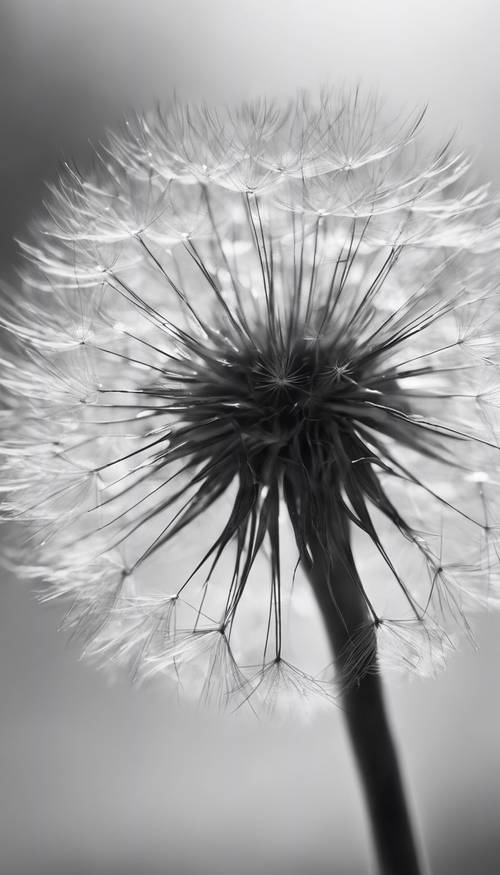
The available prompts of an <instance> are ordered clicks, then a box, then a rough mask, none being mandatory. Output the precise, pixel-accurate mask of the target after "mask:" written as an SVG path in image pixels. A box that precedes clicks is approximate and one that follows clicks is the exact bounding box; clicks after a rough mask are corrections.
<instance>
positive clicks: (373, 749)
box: [304, 533, 423, 875]
mask: <svg viewBox="0 0 500 875" xmlns="http://www.w3.org/2000/svg"><path fill="white" fill-rule="evenodd" d="M308 547H309V553H310V557H311V559H310V560H307V561H306V562H305V563H304V564H305V566H306V571H307V574H308V577H309V580H310V582H311V586H312V588H313V591H314V594H315V597H316V600H317V603H318V605H319V608H320V611H321V614H322V616H323V620H324V623H325V627H326V631H327V633H328V637H329V640H330V644H331V647H332V650H333V654H334V658H335V664H336V669H337V674H338V675H339V676H340V679H341V681H342V680H344V681H345V683H343V684H342V706H343V710H344V714H345V720H346V724H347V729H348V732H349V736H350V741H351V745H352V749H353V752H354V756H355V759H356V763H357V766H358V770H359V774H360V778H361V782H362V786H363V789H364V793H365V798H366V803H367V808H368V812H369V816H370V822H371V829H372V835H373V841H374V845H375V849H376V854H377V859H378V865H379V873H380V875H423V870H422V867H421V864H420V862H419V858H418V854H417V849H416V844H415V840H414V837H413V830H412V826H411V821H410V815H409V811H408V806H407V802H406V798H405V792H404V787H403V781H402V778H401V772H400V769H399V764H398V757H397V753H396V748H395V745H394V741H393V739H392V734H391V730H390V726H389V722H388V718H387V713H386V708H385V703H384V697H383V691H382V685H381V681H380V677H379V675H378V672H377V649H376V633H375V629H374V628H373V631H372V634H373V639H372V642H371V646H370V642H368V647H367V650H366V653H367V659H366V661H365V663H364V666H363V672H362V674H361V675H360V677H359V678H358V679H357V680H353V678H352V677H351V676H350V673H351V668H352V667H351V665H350V662H349V645H350V643H352V638H353V635H354V634H355V633H356V631H357V630H359V629H361V628H369V627H370V626H369V624H370V623H371V622H372V618H371V617H370V616H369V613H368V608H367V604H366V600H365V598H364V596H363V593H362V590H361V585H360V583H359V580H358V577H357V572H356V569H355V566H354V560H353V559H352V555H351V552H350V548H349V547H348V546H347V545H346V553H345V556H346V558H347V559H348V562H346V563H342V564H341V563H338V564H336V565H334V564H333V563H332V561H331V557H329V556H327V555H326V553H325V548H324V546H323V545H322V544H321V543H320V542H319V541H318V540H316V539H315V537H314V535H311V533H309V537H308ZM348 676H349V679H348Z"/></svg>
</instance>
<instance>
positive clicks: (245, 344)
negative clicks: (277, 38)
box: [1, 92, 500, 875]
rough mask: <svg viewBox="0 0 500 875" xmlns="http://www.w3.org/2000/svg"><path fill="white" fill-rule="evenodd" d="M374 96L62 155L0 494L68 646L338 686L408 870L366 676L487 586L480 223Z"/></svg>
mask: <svg viewBox="0 0 500 875" xmlns="http://www.w3.org/2000/svg"><path fill="white" fill-rule="evenodd" d="M383 114H384V113H383V107H382V106H381V105H380V104H379V103H378V102H377V101H375V100H373V99H371V98H370V99H364V98H362V97H361V96H360V94H359V93H358V92H355V93H354V94H352V95H349V94H345V95H342V94H340V95H332V94H326V95H322V96H321V97H320V99H319V100H318V101H316V102H314V101H312V100H310V99H308V98H306V97H304V96H299V97H297V99H295V100H294V101H291V102H290V103H289V104H287V105H284V106H283V105H280V104H274V103H272V102H268V101H256V102H253V103H248V104H244V105H243V106H240V107H237V108H220V107H219V108H209V107H207V106H202V107H198V106H193V105H183V104H181V103H179V102H176V101H173V102H172V103H171V104H170V105H169V106H168V108H167V109H166V110H165V111H164V112H162V111H160V110H157V111H156V112H153V113H151V114H150V115H146V116H137V117H135V118H132V119H131V120H129V121H128V122H127V123H126V125H125V127H124V129H123V130H122V131H121V132H119V133H115V134H110V135H109V138H108V140H107V141H106V143H105V144H104V145H103V146H102V147H100V148H99V150H97V152H96V156H95V162H94V166H93V168H92V169H91V170H90V171H89V172H88V173H87V174H82V173H81V172H80V170H79V169H78V168H76V167H71V166H67V167H66V168H65V169H64V171H63V173H62V175H61V178H60V180H59V182H58V184H57V185H56V186H54V188H53V189H52V190H51V195H50V199H49V201H48V203H47V209H46V215H45V218H44V219H42V220H41V221H40V222H39V226H38V227H37V229H36V232H35V233H34V235H33V236H32V238H31V240H30V242H29V243H25V244H23V249H24V254H25V257H26V262H25V263H26V265H27V266H26V267H25V269H24V271H23V274H22V278H21V283H22V289H21V291H16V292H15V293H14V292H12V293H10V295H7V301H6V304H5V305H4V309H3V315H2V316H1V325H2V326H3V328H4V331H5V334H6V335H8V338H9V341H8V346H7V348H8V352H7V353H6V355H5V357H4V360H3V361H2V371H3V384H4V392H5V398H6V401H5V405H4V409H3V411H2V430H3V434H4V437H3V441H2V445H1V454H2V459H3V462H2V468H3V484H2V487H1V489H2V495H3V497H2V505H1V506H2V508H3V512H4V514H5V516H6V517H8V518H10V519H12V518H14V519H16V520H19V521H22V522H23V530H24V531H26V530H27V531H28V542H27V545H25V549H26V550H27V551H28V553H29V559H28V560H27V561H26V562H25V563H22V567H21V571H23V572H24V573H25V574H27V575H30V576H32V577H33V578H40V577H42V578H43V579H44V580H45V582H46V583H45V585H44V590H43V595H44V598H46V599H52V598H54V597H58V596H63V597H65V598H67V599H69V609H68V613H67V615H66V621H65V623H66V626H67V627H68V628H70V629H71V630H73V631H76V632H79V633H82V634H83V636H84V642H85V644H84V646H85V653H86V654H87V655H88V656H89V657H93V658H96V659H98V660H100V661H101V662H104V663H113V664H124V665H126V666H127V667H128V669H129V671H130V673H131V675H132V676H133V677H138V678H142V677H148V676H152V675H155V676H156V675H161V676H166V677H167V678H168V679H169V680H170V681H171V682H173V683H175V684H176V686H178V688H179V689H180V690H182V691H186V692H187V693H190V694H193V693H194V694H195V695H197V696H198V697H199V698H200V699H201V701H203V702H213V703H215V704H217V705H229V706H230V707H235V708H238V707H250V708H253V709H254V710H264V711H271V712H273V711H274V710H275V708H276V707H277V706H278V707H281V706H283V704H284V706H285V707H286V708H295V707H298V708H299V710H303V709H304V708H305V707H309V706H310V704H311V703H314V702H315V701H318V700H319V701H323V702H326V703H328V702H329V701H330V700H331V699H332V697H333V693H332V691H333V689H335V690H336V691H337V693H338V695H339V696H340V699H341V702H342V704H343V707H344V709H345V713H346V720H347V725H348V729H349V732H350V735H351V740H352V742H353V746H354V750H355V753H356V757H357V759H358V763H359V767H360V772H361V776H362V779H363V782H364V785H365V790H366V794H367V800H368V805H369V809H370V814H371V819H372V825H373V832H374V838H375V843H376V846H377V851H378V855H379V861H380V865H381V867H382V871H383V872H384V873H393V872H394V873H396V872H398V873H400V872H402V871H404V872H405V873H407V875H411V873H417V872H418V871H420V870H419V864H418V862H417V855H416V852H415V849H414V843H413V839H412V836H411V828H410V822H409V817H408V814H407V811H406V804H405V800H404V795H403V789H402V784H401V780H400V777H399V770H398V764H397V760H396V755H395V752H394V746H393V743H392V740H391V736H390V731H389V727H388V724H387V720H386V717H385V712H384V705H383V700H382V693H381V687H380V681H379V678H378V670H379V668H380V667H385V666H387V667H388V668H396V669H403V670H405V671H410V672H416V673H419V674H432V673H434V672H435V671H437V670H439V669H440V668H441V667H442V666H443V665H444V663H445V662H446V659H447V657H448V655H449V653H450V652H452V651H453V650H454V649H455V647H456V643H457V640H458V638H459V637H460V636H463V635H465V636H467V637H469V638H472V632H471V627H470V621H469V619H468V617H469V614H470V612H471V611H472V610H474V609H475V608H476V607H481V608H482V607H484V606H485V605H487V604H489V603H494V602H495V601H496V602H498V601H499V599H500V586H499V569H498V527H497V526H498V509H497V495H498V475H497V474H496V470H497V468H498V442H497V434H496V408H497V407H498V385H499V382H498V353H497V348H496V327H497V322H498V283H497V282H496V279H495V277H494V276H493V272H492V270H491V261H490V259H491V258H492V255H491V253H494V252H496V250H497V249H498V248H499V247H500V234H499V224H498V220H497V218H496V213H495V204H494V202H493V201H491V200H490V199H489V198H488V192H487V189H486V187H484V186H475V187H474V186H471V185H470V183H469V181H468V180H469V176H470V174H469V161H468V160H467V158H466V157H464V155H462V154H455V153H453V152H452V151H451V146H450V144H447V145H446V146H444V147H443V148H441V149H440V150H439V151H437V152H436V153H426V152H425V150H424V149H423V147H422V145H421V142H420V140H421V137H420V131H421V122H422V117H423V114H422V113H416V114H414V115H413V116H409V117H407V118H404V119H401V118H399V119H398V120H397V121H396V122H394V121H393V122H391V121H390V120H387V119H384V121H382V117H383ZM17 564H18V565H21V563H20V562H19V554H18V558H17ZM311 593H312V595H313V596H314V599H315V602H316V604H317V607H318V608H319V614H320V615H321V618H322V622H323V627H324V629H325V631H326V636H325V640H328V642H329V647H331V651H332V652H333V657H334V658H333V664H331V656H325V654H320V653H319V651H318V648H317V647H316V644H315V643H314V646H305V645H303V646H302V647H300V636H297V635H296V634H295V633H296V630H297V629H298V627H300V626H301V625H302V626H307V625H308V623H309V622H313V620H314V611H312V612H311V610H310V603H309V602H308V599H309V601H310V596H311ZM320 625H321V624H320ZM292 633H293V634H292ZM297 639H298V641H299V646H297ZM312 655H316V656H318V665H313V664H312ZM322 660H323V661H322ZM325 663H326V664H327V665H328V664H331V665H330V668H331V669H332V671H331V672H330V669H327V671H323V672H321V671H320V669H321V668H324V664H325ZM332 680H333V682H334V683H335V684H336V686H335V687H333V686H332Z"/></svg>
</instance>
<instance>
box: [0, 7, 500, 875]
mask: <svg viewBox="0 0 500 875" xmlns="http://www.w3.org/2000/svg"><path fill="white" fill-rule="evenodd" d="M0 16H1V20H0V119H1V125H2V131H1V136H0V187H1V192H0V204H1V209H0V261H1V272H2V274H3V275H5V276H9V275H11V272H12V270H13V268H14V267H15V264H16V263H17V258H18V256H17V253H16V246H15V243H14V242H13V240H14V237H15V236H16V235H21V236H22V234H23V229H24V228H25V226H26V223H27V222H28V221H29V218H30V215H31V214H32V212H33V210H36V208H37V205H38V204H39V202H40V200H41V198H42V197H43V192H44V188H43V183H44V180H50V179H53V178H54V177H55V175H56V172H57V166H58V163H59V162H60V161H61V160H62V159H64V158H65V157H72V158H76V159H78V160H79V161H80V162H81V163H82V164H84V163H85V160H86V158H87V157H88V155H89V141H94V142H95V141H96V140H98V139H99V138H100V137H101V136H102V133H103V130H104V127H105V126H108V125H109V126H112V125H113V123H114V122H116V121H117V120H119V119H120V118H121V116H122V114H123V113H124V112H126V111H127V109H130V108H132V107H134V108H140V107H147V106H149V105H151V103H152V102H153V101H154V100H155V99H156V98H160V99H161V98H162V96H163V95H164V94H168V93H169V92H170V91H171V89H172V88H174V87H177V88H179V89H180V90H181V92H182V93H184V94H187V95H188V96H193V97H200V96H203V97H208V98H217V99H221V98H222V99H223V98H224V97H229V96H238V95H239V96H246V95H250V94H255V93H269V92H271V93H275V94H276V93H277V94H281V93H286V92H289V91H291V90H292V89H293V88H294V87H295V86H310V87H315V86H317V85H318V84H321V83H325V82H330V83H331V84H335V83H337V82H339V81H340V82H343V83H357V82H358V81H359V82H361V83H363V84H367V85H368V86H370V87H377V88H379V89H380V91H381V92H382V93H384V94H386V95H387V96H388V98H389V99H391V100H394V102H395V103H396V105H397V106H401V105H402V106H405V105H409V106H410V107H411V106H412V105H414V104H417V105H421V104H422V103H426V102H429V104H430V110H429V118H428V125H427V127H428V130H429V138H430V139H431V141H432V139H433V138H435V137H436V136H438V137H444V138H446V137H447V136H448V135H449V134H450V132H453V131H454V130H456V129H457V124H458V131H457V137H458V139H459V141H460V142H462V143H463V144H464V145H465V146H467V148H468V149H472V151H473V152H474V153H475V154H476V156H477V161H478V172H479V176H480V177H481V178H484V179H487V178H491V179H493V181H494V182H495V184H496V186H497V187H499V188H500V169H499V165H498V141H499V133H500V110H499V101H498V97H499V90H500V84H499V83H500V76H499V71H500V62H499V58H498V44H499V38H500V7H499V6H498V4H497V2H496V0H476V2H474V3H472V2H464V0H442V2H441V3H440V4H436V3H435V2H431V0H424V2H420V3H418V4H417V3H407V4H406V3H401V2H397V0H384V2H370V0H365V2H362V0H358V2H357V3H353V4H351V5H350V6H348V5H347V4H346V3H338V2H334V0H321V2H320V0H309V2H299V0H253V2H251V3H250V2H249V3H242V2H238V0H210V2H202V0H163V2H159V0H158V2H152V0H134V2H131V0H100V2H97V0H87V2H85V3H80V2H72V0H0ZM3 537H4V540H8V538H9V530H8V529H4V534H3ZM3 578H4V579H3V582H2V587H1V588H0V609H1V613H0V704H1V708H2V716H1V721H0V873H1V875H11V873H12V875H17V873H19V875H20V873H33V875H35V873H47V875H48V873H51V875H53V873H54V875H57V873H68V875H69V873H71V875H73V873H76V875H91V873H92V875H94V873H95V875H98V873H99V875H101V873H102V875H108V873H124V875H126V873H139V872H140V873H145V875H148V873H156V872H158V873H160V872H162V873H164V875H197V873H200V875H201V873H204V875H205V873H207V875H210V873H214V875H215V873H226V872H227V873H234V875H246V873H248V875H250V873H252V875H256V873H266V875H278V873H290V875H295V873H297V875H298V873H304V872H308V873H312V875H316V873H317V875H322V873H325V875H326V873H327V872H328V873H332V872H333V873H335V875H337V873H338V875H355V873H363V872H364V871H366V866H367V861H368V860H369V847H368V838H367V826H366V822H365V818H364V812H363V808H362V801H361V797H360V794H359V791H358V787H357V784H356V780H355V776H354V772H353V764H352V762H351V759H350V753H349V750H348V748H347V744H346V740H345V738H344V733H343V726H342V722H341V717H340V714H339V713H336V712H334V713H332V714H331V715H330V716H328V717H325V716H323V717H321V718H319V719H318V720H317V721H316V722H315V723H313V724H311V725H305V726H304V725H297V726H295V725H286V726H276V727H271V726H262V725H259V724H257V723H256V724H249V723H248V722H246V723H245V722H242V721H241V720H240V719H238V718H233V717H231V716H226V717H223V716H222V717H215V716H207V715H204V714H200V713H197V712H196V711H195V710H186V709H184V710H179V709H178V708H177V707H175V706H174V704H173V703H172V702H171V701H170V700H168V699H167V697H166V696H165V694H164V693H163V691H162V690H161V689H160V688H150V689H138V690H137V689H132V690H131V689H130V688H129V686H128V684H127V682H126V681H125V680H124V681H120V682H118V683H115V684H114V685H110V683H109V682H108V681H107V679H106V677H105V676H104V675H103V674H99V673H98V672H96V671H95V670H94V669H93V668H92V667H89V666H86V665H85V664H82V663H81V662H80V661H79V658H78V649H77V648H76V647H74V646H72V645H71V644H68V643H67V642H66V641H65V638H64V636H63V635H61V634H58V632H57V626H58V623H59V621H60V617H61V613H60V611H59V610H58V609H57V608H48V607H45V608H42V607H40V606H38V605H37V604H36V603H35V601H34V599H33V597H32V595H31V594H30V593H29V591H28V588H25V587H23V586H22V585H21V584H19V583H18V582H16V581H14V580H12V579H11V578H10V576H9V575H8V574H6V573H5V572H4V573H3ZM476 632H477V639H478V642H479V645H480V650H479V652H478V653H475V652H472V651H471V650H468V651H464V652H463V653H461V654H459V655H458V656H457V657H456V658H455V659H454V660H453V661H452V663H451V664H450V666H449V668H448V671H447V672H446V674H444V675H442V676H441V677H439V678H438V679H436V680H432V681H414V682H413V683H411V684H403V683H401V682H400V683H398V684H397V685H392V684H391V686H390V688H389V690H388V692H389V698H390V704H391V710H392V712H393V717H394V723H395V725H396V728H397V733H398V739H399V742H400V746H401V749H402V752H403V759H404V764H405V768H406V772H407V774H408V778H409V781H410V784H411V787H412V795H413V799H414V805H415V809H416V811H417V813H418V819H419V822H420V828H421V833H422V835H423V837H424V843H425V845H426V846H427V848H428V854H429V858H430V860H431V863H432V867H433V871H434V873H436V875H441V873H442V875H447V873H450V875H451V873H453V875H460V873H471V872H473V873H478V875H497V873H498V871H499V870H500V832H499V830H498V823H499V820H500V753H499V743H498V736H499V734H500V733H499V727H500V692H499V683H498V665H499V657H500V617H497V616H494V615H491V616H489V617H484V618H483V619H481V621H480V622H479V623H478V624H477V626H476Z"/></svg>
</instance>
